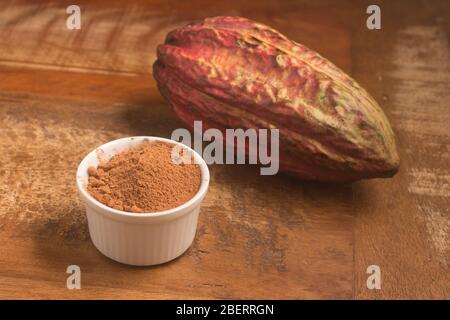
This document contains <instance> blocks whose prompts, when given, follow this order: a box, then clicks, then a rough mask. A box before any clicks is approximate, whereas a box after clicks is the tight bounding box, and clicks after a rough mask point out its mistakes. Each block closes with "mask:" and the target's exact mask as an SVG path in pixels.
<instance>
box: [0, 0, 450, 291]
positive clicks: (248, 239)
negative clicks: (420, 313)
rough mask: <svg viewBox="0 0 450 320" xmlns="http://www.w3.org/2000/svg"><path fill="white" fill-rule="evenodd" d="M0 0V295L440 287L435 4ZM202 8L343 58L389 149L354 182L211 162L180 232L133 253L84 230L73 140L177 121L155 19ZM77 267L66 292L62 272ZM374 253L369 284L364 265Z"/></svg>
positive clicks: (442, 206)
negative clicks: (376, 8) (71, 9)
mask: <svg viewBox="0 0 450 320" xmlns="http://www.w3.org/2000/svg"><path fill="white" fill-rule="evenodd" d="M378 3H381V4H380V6H381V9H382V30H372V31H371V30H368V29H367V28H366V18H367V14H366V8H367V6H368V5H369V4H371V2H370V1H368V2H361V1H340V2H339V4H337V3H335V2H334V1H326V0H322V1H314V2H312V1H265V0H260V1H240V0H239V1H237V0H236V1H234V0H233V1H221V2H211V1H206V0H198V1H180V2H175V1H162V0H149V1H127V4H122V1H101V0H95V1H89V2H88V1H77V4H79V5H80V7H81V14H82V25H81V30H68V29H67V28H66V19H67V17H68V15H67V14H66V12H65V10H66V7H67V6H68V5H69V4H71V3H69V2H67V3H66V2H65V1H54V2H50V1H48V2H44V1H31V0H30V1H15V0H12V1H2V2H1V3H0V136H1V139H0V155H1V156H0V194H1V196H0V241H1V243H2V245H1V250H0V297H1V298H68V299H78V298H88V299H89V298H101V299H103V298H123V299H130V298H145V299H151V298H158V299H166V298H175V299H182V298H194V299H197V298H206V299H214V298H294V299H314V298H319V299H326V298H337V299H350V298H356V299H366V298H368V299H380V298H381V299H383V298H433V299H434V298H447V299H448V298H449V297H450V295H449V292H450V290H449V289H450V278H449V265H450V231H449V230H450V219H449V214H450V212H449V207H450V166H449V163H450V129H449V123H450V99H449V92H450V47H449V31H450V24H449V23H450V19H449V18H450V17H449V14H450V4H449V2H448V1H445V0H444V1H433V4H430V2H427V1H414V2H413V1H395V2H393V1H389V2H388V1H386V2H382V1H378ZM214 15H242V16H247V17H249V18H253V19H256V20H259V21H261V22H264V23H267V24H269V25H272V26H273V27H275V28H277V29H279V30H280V31H282V32H283V33H285V34H286V35H288V36H289V37H291V38H293V39H295V40H297V41H299V42H303V43H305V44H306V45H307V46H309V47H311V48H313V49H315V50H317V51H319V52H320V53H322V54H323V55H324V56H326V57H327V58H329V59H330V60H332V61H334V62H335V63H336V64H337V65H338V66H340V67H341V68H343V69H344V70H346V71H347V72H349V73H351V74H352V75H353V76H354V77H355V79H357V81H359V82H360V83H361V84H362V85H363V86H364V87H366V88H367V89H368V91H369V92H371V94H372V95H373V96H374V97H375V98H376V100H378V101H379V102H380V104H381V105H382V107H383V109H384V110H385V112H386V114H387V116H388V118H389V119H390V121H391V123H392V125H393V128H394V131H395V133H396V135H397V140H398V147H399V152H400V156H401V160H402V165H401V170H400V172H399V173H398V174H397V175H396V176H395V177H394V178H392V179H386V180H382V179H380V180H371V181H361V182H358V183H354V184H352V185H334V184H318V183H311V182H302V181H298V180H295V179H293V178H289V177H286V176H283V175H277V176H272V177H267V176H266V177H263V176H260V175H259V174H258V172H259V171H258V169H257V168H255V167H252V166H220V165H213V166H211V168H210V169H211V175H212V180H211V185H210V191H209V193H208V195H207V197H206V199H205V201H204V205H203V206H202V209H201V215H200V221H199V226H198V232H197V236H196V238H195V242H194V244H193V245H192V247H191V248H190V249H189V250H188V251H187V252H186V253H185V254H184V255H183V256H181V257H180V258H178V259H176V260H175V261H173V262H170V263H167V264H164V265H161V266H156V267H147V268H143V267H140V268H138V267H130V266H125V265H121V264H119V263H116V262H114V261H111V260H109V259H108V258H106V257H104V256H103V255H101V254H100V253H99V252H98V251H97V250H96V249H95V247H94V246H93V244H92V243H91V241H90V239H89V234H88V230H87V223H86V218H85V213H84V208H83V205H82V203H81V201H80V200H79V198H78V195H77V192H76V188H75V170H76V167H77V165H78V163H79V161H80V160H81V159H82V158H83V156H84V155H85V154H86V153H87V152H88V151H90V150H91V149H93V148H94V147H96V146H98V145H100V144H103V143H105V142H107V141H109V140H112V139H116V138H120V137H124V136H133V135H157V136H163V137H169V136H170V134H171V132H172V131H173V130H174V129H176V128H179V127H182V124H181V122H180V121H179V120H177V118H176V117H175V116H174V114H173V112H172V111H171V110H170V109H169V108H168V106H167V104H166V103H165V102H164V101H163V100H162V98H161V96H160V95H159V93H158V91H157V90H156V87H155V81H154V80H153V78H152V75H151V64H152V62H153V60H154V58H155V47H156V45H157V44H158V43H161V42H162V41H163V38H164V35H165V34H166V32H167V31H169V30H170V29H173V28H174V27H176V26H179V25H182V24H185V23H186V22H189V21H191V20H195V19H199V18H202V17H205V16H214ZM69 265H78V266H80V268H81V273H82V281H81V283H82V288H81V290H68V289H67V288H66V279H67V276H68V274H66V268H67V266H69ZM369 265H378V266H379V267H380V268H381V279H382V283H381V285H382V288H381V290H369V289H368V288H367V286H366V280H367V277H368V276H369V275H368V274H367V273H366V269H367V267H368V266H369Z"/></svg>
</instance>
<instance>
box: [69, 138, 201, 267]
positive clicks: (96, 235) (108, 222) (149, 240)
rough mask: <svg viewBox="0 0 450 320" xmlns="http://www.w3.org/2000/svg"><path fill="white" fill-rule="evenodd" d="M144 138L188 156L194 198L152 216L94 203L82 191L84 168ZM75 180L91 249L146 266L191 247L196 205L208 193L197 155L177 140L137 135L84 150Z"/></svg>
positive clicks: (85, 173)
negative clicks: (197, 179) (197, 180)
mask: <svg viewBox="0 0 450 320" xmlns="http://www.w3.org/2000/svg"><path fill="white" fill-rule="evenodd" d="M144 140H148V141H150V142H153V141H161V142H166V143H171V144H174V145H180V146H181V147H183V148H184V149H185V150H186V151H188V152H190V153H191V154H192V155H193V156H194V158H195V161H196V163H197V164H198V165H199V166H200V170H201V184H200V189H199V190H198V192H197V193H196V194H195V196H194V197H193V198H192V199H190V200H189V201H187V202H186V203H184V204H182V205H180V206H178V207H176V208H173V209H170V210H165V211H160V212H154V213H151V212H149V213H132V212H125V211H120V210H116V209H112V208H110V207H108V206H106V205H104V204H103V203H100V202H99V201H97V200H96V199H94V198H93V197H92V196H91V195H90V194H89V192H88V191H87V190H86V186H87V184H88V173H87V171H88V168H89V167H91V166H94V167H97V166H98V164H99V162H100V161H101V160H107V159H109V158H111V157H112V156H113V155H115V154H117V153H119V152H121V151H123V150H126V149H129V148H131V147H133V146H137V145H139V144H141V143H142V142H143V141H144ZM76 180H77V187H78V191H79V193H80V196H81V199H82V200H83V201H84V203H85V205H86V215H87V220H88V225H89V234H90V236H91V240H92V242H93V243H94V245H95V247H96V248H97V249H98V250H99V251H100V252H101V253H103V254H104V255H105V256H107V257H109V258H111V259H113V260H115V261H118V262H121V263H124V264H129V265H135V266H150V265H156V264H161V263H164V262H168V261H170V260H173V259H175V258H177V257H178V256H180V255H181V254H183V253H184V252H185V251H186V250H187V249H188V248H189V247H190V245H191V244H192V241H193V240H194V237H195V233H196V229H197V220H198V215H199V209H200V203H201V202H202V200H203V198H204V197H205V195H206V192H207V190H208V185H209V170H208V166H207V165H206V163H205V161H204V160H203V159H202V157H201V156H200V155H199V154H198V153H197V152H195V151H194V150H192V149H191V148H188V147H187V146H185V145H183V144H181V143H179V142H176V141H173V140H169V139H164V138H159V137H151V136H148V137H146V136H140V137H129V138H123V139H118V140H114V141H111V142H109V143H106V144H104V145H102V146H100V147H98V148H96V149H95V150H93V151H92V152H90V153H89V154H88V155H87V156H86V157H85V158H84V159H83V160H82V161H81V163H80V165H79V166H78V170H77V177H76Z"/></svg>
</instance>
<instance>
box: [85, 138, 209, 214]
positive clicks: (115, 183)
mask: <svg viewBox="0 0 450 320" xmlns="http://www.w3.org/2000/svg"><path fill="white" fill-rule="evenodd" d="M172 148H173V145H171V144H168V143H163V142H149V141H144V142H143V143H142V144H141V145H139V146H137V147H134V148H131V149H128V150H125V151H122V152H121V153H118V154H116V155H115V156H113V157H112V158H111V159H110V160H108V161H103V162H100V163H99V165H98V167H97V168H94V167H90V168H89V170H88V174H89V183H88V186H87V190H88V192H89V193H90V194H91V195H92V196H93V197H94V198H95V199H97V200H98V201H100V202H102V203H103V204H105V205H107V206H109V207H111V208H114V209H118V210H122V211H128V212H138V213H142V212H157V211H163V210H167V209H171V208H175V207H177V206H179V205H181V204H183V203H185V202H186V201H188V200H190V199H191V198H192V197H193V196H194V195H195V194H196V193H197V191H198V190H199V188H200V182H201V172H200V167H199V166H198V165H197V164H194V163H192V164H176V163H175V162H174V161H172V158H171V151H172Z"/></svg>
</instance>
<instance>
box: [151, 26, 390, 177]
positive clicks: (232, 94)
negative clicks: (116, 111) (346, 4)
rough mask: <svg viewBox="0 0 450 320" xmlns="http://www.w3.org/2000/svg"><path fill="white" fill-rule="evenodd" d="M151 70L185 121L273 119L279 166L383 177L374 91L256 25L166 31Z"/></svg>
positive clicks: (233, 123)
mask: <svg viewBox="0 0 450 320" xmlns="http://www.w3.org/2000/svg"><path fill="white" fill-rule="evenodd" d="M157 56H158V59H157V61H156V62H155V63H154V65H153V75H154V77H155V79H156V80H157V82H158V88H159V90H160V92H161V94H162V95H163V96H164V97H165V98H166V100H167V101H168V102H169V104H170V105H171V107H172V108H173V110H174V111H175V113H176V114H177V115H178V117H179V118H180V119H181V120H182V121H184V122H185V123H186V124H187V125H188V126H190V127H192V126H193V121H194V120H202V121H203V128H204V129H207V128H209V127H213V128H218V129H222V130H223V129H225V128H242V129H247V128H254V129H260V128H268V129H270V128H278V129H279V130H280V144H279V145H280V170H281V171H284V172H286V173H288V174H291V175H294V176H296V177H299V178H302V179H306V180H319V181H338V182H348V181H355V180H359V179H364V178H376V177H390V176H393V175H394V174H395V173H396V172H397V170H398V167H399V157H398V154H397V150H396V146H395V137H394V134H393V131H392V129H391V126H390V125H389V122H388V120H387V118H386V116H385V115H384V113H383V111H382V110H381V108H380V107H379V105H378V104H377V103H376V102H375V100H374V99H373V98H372V97H371V96H370V95H369V94H368V93H367V92H366V91H365V90H364V89H363V88H361V87H360V86H359V85H358V84H357V83H356V82H355V81H354V80H353V79H352V78H351V77H350V76H348V75H347V74H345V73H344V72H343V71H342V70H340V69H339V68H337V67H336V66H335V65H334V64H332V63H331V62H330V61H328V60H326V59H325V58H323V57H322V56H320V55H319V54H318V53H316V52H314V51H312V50H311V49H308V48H307V47H305V46H303V45H301V44H299V43H296V42H294V41H292V40H290V39H288V38H287V37H285V36H284V35H282V34H280V33H279V32H277V31H275V30H273V29H271V28H270V27H268V26H265V25H263V24H260V23H257V22H254V21H251V20H249V19H246V18H241V17H214V18H207V19H205V20H203V21H201V22H198V23H193V24H190V25H187V26H185V27H182V28H179V29H176V30H174V31H172V32H170V33H169V34H168V35H167V37H166V40H165V43H164V44H162V45H160V46H158V52H157Z"/></svg>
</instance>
